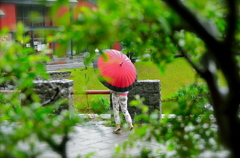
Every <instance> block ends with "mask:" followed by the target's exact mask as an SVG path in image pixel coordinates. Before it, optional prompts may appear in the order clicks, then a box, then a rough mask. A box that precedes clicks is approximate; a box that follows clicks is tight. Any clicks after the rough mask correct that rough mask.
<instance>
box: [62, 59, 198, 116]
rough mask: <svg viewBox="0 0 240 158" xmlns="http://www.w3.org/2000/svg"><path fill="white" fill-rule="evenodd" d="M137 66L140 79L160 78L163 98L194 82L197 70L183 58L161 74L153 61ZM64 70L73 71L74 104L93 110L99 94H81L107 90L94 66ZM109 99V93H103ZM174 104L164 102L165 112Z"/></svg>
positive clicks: (82, 109) (77, 106)
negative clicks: (92, 107)
mask: <svg viewBox="0 0 240 158" xmlns="http://www.w3.org/2000/svg"><path fill="white" fill-rule="evenodd" d="M135 67H136V69H137V73H138V80H147V79H149V80H160V84H161V97H162V100H164V99H166V98H167V97H169V96H171V95H172V94H174V93H175V92H177V90H178V89H179V88H180V87H182V86H184V85H186V84H189V83H192V82H194V79H195V72H194V71H193V69H192V68H191V67H190V66H189V65H188V63H187V62H186V61H185V60H184V59H183V58H179V59H176V60H175V61H173V62H172V63H170V64H168V65H167V66H166V69H165V72H164V74H160V71H159V69H158V67H157V66H156V65H154V64H153V63H152V62H137V63H135ZM62 71H71V72H72V73H71V76H70V78H69V79H71V80H74V90H75V91H76V94H75V95H74V104H75V107H76V109H78V110H79V111H81V112H84V111H85V112H91V111H89V110H86V108H87V107H90V104H91V102H96V99H98V98H99V96H96V95H88V96H86V95H82V94H80V93H81V92H83V91H84V90H107V88H106V87H105V86H103V85H102V84H101V83H100V82H99V80H98V79H97V77H96V75H95V72H94V69H93V68H92V67H88V68H87V69H85V68H77V69H70V70H69V69H67V70H62ZM102 97H106V98H108V99H109V95H102ZM171 106H172V104H170V103H163V107H162V109H163V113H170V111H171V109H172V108H173V107H171Z"/></svg>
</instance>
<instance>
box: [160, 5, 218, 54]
mask: <svg viewBox="0 0 240 158" xmlns="http://www.w3.org/2000/svg"><path fill="white" fill-rule="evenodd" d="M164 1H165V3H167V4H168V5H169V6H170V7H171V8H172V9H173V10H174V11H175V12H177V14H178V15H179V16H180V17H181V18H182V19H183V20H185V21H186V22H187V24H188V25H189V26H191V28H192V29H193V30H194V32H195V33H196V34H197V35H198V36H199V37H200V38H201V39H202V40H203V41H204V42H205V43H206V45H207V47H208V48H210V49H211V50H214V49H215V47H216V46H217V45H219V44H220V42H219V41H217V39H216V38H215V37H214V36H213V35H212V34H211V33H210V32H209V31H208V30H207V29H206V28H205V27H204V25H203V24H202V23H201V22H200V20H198V19H197V17H196V16H195V15H194V14H193V13H192V12H191V11H190V10H189V9H188V8H187V7H186V6H184V5H183V3H182V2H181V1H180V0H164Z"/></svg>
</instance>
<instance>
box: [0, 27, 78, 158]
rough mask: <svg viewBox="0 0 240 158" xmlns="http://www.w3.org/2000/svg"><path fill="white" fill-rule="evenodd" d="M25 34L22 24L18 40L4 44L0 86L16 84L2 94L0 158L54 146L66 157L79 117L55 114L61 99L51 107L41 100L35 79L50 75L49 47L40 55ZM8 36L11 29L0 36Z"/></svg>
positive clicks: (32, 153)
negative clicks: (48, 70)
mask: <svg viewBox="0 0 240 158" xmlns="http://www.w3.org/2000/svg"><path fill="white" fill-rule="evenodd" d="M23 34H24V26H23V25H22V24H18V26H17V32H16V34H15V37H16V41H13V40H12V41H8V42H7V43H1V44H0V48H1V49H0V52H1V54H0V55H1V58H0V71H1V78H0V85H4V84H11V85H13V86H14V91H13V92H12V93H0V107H1V111H0V157H19V158H25V157H38V156H40V155H41V154H42V153H44V152H45V150H46V149H51V150H52V151H53V152H56V153H57V154H59V155H60V156H61V157H63V158H65V157H67V153H66V144H67V142H68V140H69V139H70V137H69V133H70V132H73V128H72V127H73V126H74V125H76V123H78V122H79V118H77V117H75V116H74V115H73V114H71V113H69V112H62V114H61V115H56V114H54V113H53V112H54V110H56V109H57V108H58V107H59V106H60V105H61V101H60V102H58V103H55V104H53V105H48V106H43V105H42V104H41V103H40V99H39V97H38V95H37V94H36V93H35V91H34V84H33V80H34V79H35V78H36V77H39V76H41V77H42V78H45V79H47V78H48V75H47V73H46V70H45V65H44V64H43V62H44V61H45V62H46V61H48V57H47V56H46V55H45V53H46V52H47V51H48V50H45V51H43V52H40V53H38V54H36V53H34V50H33V48H25V47H24V44H25V43H27V42H28V41H29V37H28V36H23ZM6 35H8V30H2V31H1V35H0V37H4V36H6ZM40 144H41V146H42V148H39V146H40Z"/></svg>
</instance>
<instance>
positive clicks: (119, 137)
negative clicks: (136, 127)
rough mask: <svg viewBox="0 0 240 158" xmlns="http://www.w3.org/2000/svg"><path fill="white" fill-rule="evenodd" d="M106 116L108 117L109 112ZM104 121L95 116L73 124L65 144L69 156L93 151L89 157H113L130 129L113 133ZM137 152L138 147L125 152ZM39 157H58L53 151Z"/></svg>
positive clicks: (153, 147) (74, 157) (84, 154)
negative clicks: (69, 138) (86, 120)
mask: <svg viewBox="0 0 240 158" xmlns="http://www.w3.org/2000/svg"><path fill="white" fill-rule="evenodd" d="M107 117H108V118H110V114H109V116H107ZM104 123H105V122H104V121H102V120H101V119H98V118H96V119H93V120H91V121H89V122H86V123H82V124H79V125H77V126H75V130H76V132H75V133H72V134H71V140H70V141H69V142H68V144H67V154H68V156H69V158H76V157H77V156H82V157H86V156H87V155H88V154H89V153H93V154H92V156H91V157H90V158H101V157H103V158H112V157H115V156H114V154H115V148H116V146H118V145H121V144H122V143H123V142H125V141H128V139H129V135H130V133H131V132H132V131H129V130H123V131H122V133H121V134H113V133H112V131H113V130H114V127H107V126H105V125H104ZM141 144H142V145H146V144H144V143H141ZM158 147H159V144H157V143H151V144H149V148H151V149H157V148H158ZM139 153H140V148H133V149H131V150H129V151H127V153H125V154H131V155H138V154H139ZM41 158H60V157H59V156H58V155H56V154H55V153H53V152H46V153H45V154H43V155H42V156H41Z"/></svg>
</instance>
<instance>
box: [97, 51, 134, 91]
mask: <svg viewBox="0 0 240 158" xmlns="http://www.w3.org/2000/svg"><path fill="white" fill-rule="evenodd" d="M94 68H95V69H97V70H98V72H99V79H100V81H101V82H102V84H103V85H104V86H106V87H108V88H109V89H111V90H114V91H117V92H125V91H128V90H130V89H132V88H133V87H134V86H135V84H136V81H137V72H136V69H135V67H134V65H133V63H132V62H131V60H130V59H129V58H128V57H127V56H126V55H125V54H123V53H121V52H120V51H117V50H113V49H110V50H105V51H104V53H103V54H102V55H100V56H99V57H98V59H97V60H95V62H94Z"/></svg>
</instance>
